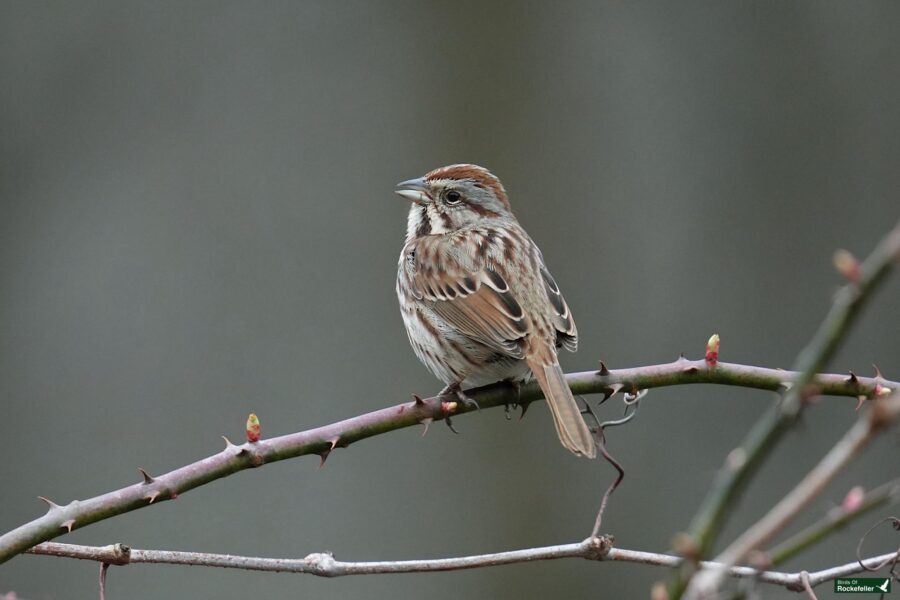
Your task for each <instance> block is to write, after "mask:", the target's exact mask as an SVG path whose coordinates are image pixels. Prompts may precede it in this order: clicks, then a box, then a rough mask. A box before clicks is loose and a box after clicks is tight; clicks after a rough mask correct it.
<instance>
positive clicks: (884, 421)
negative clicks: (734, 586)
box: [687, 392, 900, 598]
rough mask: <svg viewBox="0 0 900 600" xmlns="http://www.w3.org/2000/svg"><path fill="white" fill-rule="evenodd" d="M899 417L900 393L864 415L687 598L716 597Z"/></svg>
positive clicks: (723, 555)
mask: <svg viewBox="0 0 900 600" xmlns="http://www.w3.org/2000/svg"><path fill="white" fill-rule="evenodd" d="M898 417H900V393H898V392H894V393H893V394H891V395H890V396H888V397H885V398H877V399H876V400H875V403H874V405H873V406H872V407H871V409H870V410H869V411H867V413H866V414H864V415H860V418H859V419H857V421H856V423H854V424H853V426H852V427H851V428H850V429H849V430H848V431H847V433H845V434H844V436H843V437H842V438H841V439H840V440H838V442H837V444H835V445H834V447H833V448H832V449H831V450H829V451H828V453H827V454H826V455H825V456H824V457H823V458H822V460H821V461H819V464H817V465H816V466H815V467H813V469H812V470H811V471H810V472H809V473H808V474H807V475H806V477H804V478H803V480H802V481H800V483H798V484H797V486H796V487H795V488H794V489H793V490H791V491H790V492H789V493H788V494H787V495H786V496H785V497H784V498H782V499H781V501H780V502H778V504H776V505H775V506H774V507H772V509H771V510H769V512H768V513H766V515H765V516H764V517H763V518H762V519H760V520H759V521H757V522H756V523H755V524H754V525H752V526H751V527H750V528H748V529H747V530H746V531H745V532H744V533H743V534H741V535H740V536H739V537H738V538H737V539H736V540H735V541H734V542H732V543H731V544H730V545H729V546H728V547H727V548H726V549H725V550H723V551H722V552H721V553H720V554H719V556H718V557H716V559H715V562H717V563H719V564H720V565H721V567H719V568H717V569H709V570H706V571H704V572H702V573H698V574H697V575H696V576H695V577H694V581H693V582H692V584H691V586H690V587H689V588H688V590H687V594H688V595H690V594H696V596H693V597H697V598H706V597H710V598H711V597H714V596H715V590H717V589H718V586H719V585H720V584H721V582H722V581H723V580H724V578H725V577H726V576H727V575H728V573H727V568H728V567H729V566H731V565H735V564H737V563H738V561H740V560H743V559H744V558H745V557H746V556H747V555H748V554H749V553H750V552H751V551H753V550H756V549H758V548H760V547H761V546H762V544H764V543H766V542H767V541H768V540H770V539H772V537H774V536H775V534H777V533H778V531H780V530H781V528H782V527H784V526H785V525H787V524H788V523H789V522H790V521H791V520H792V519H793V518H794V517H795V516H797V514H798V513H799V512H800V511H801V510H803V509H804V508H805V507H806V506H807V505H808V504H809V502H810V501H812V499H813V498H815V497H816V496H818V495H819V493H821V491H822V490H823V489H825V486H826V485H828V484H829V483H830V482H831V481H832V480H833V479H834V477H835V476H836V475H837V474H838V473H839V472H840V471H841V470H842V469H843V468H844V467H846V466H847V465H848V464H849V463H850V461H851V460H852V459H853V458H854V457H855V456H856V455H857V454H858V453H859V452H860V451H861V450H862V449H863V448H864V447H865V446H866V445H867V444H868V443H869V442H871V441H872V439H874V438H875V436H876V435H878V434H879V433H880V432H882V431H884V430H885V429H886V428H887V427H889V426H890V425H892V424H893V423H894V422H895V421H896V420H897V419H898Z"/></svg>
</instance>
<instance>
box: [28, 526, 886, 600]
mask: <svg viewBox="0 0 900 600" xmlns="http://www.w3.org/2000/svg"><path fill="white" fill-rule="evenodd" d="M28 553H29V554H38V555H44V556H57V557H64V558H77V559H83V560H93V561H97V562H101V563H105V564H109V565H128V564H138V563H151V564H168V565H186V566H195V567H221V568H225V569H243V570H248V571H270V572H277V573H306V574H310V575H317V576H319V577H343V576H346V575H375V574H387V573H390V574H397V573H432V572H436V571H458V570H462V569H478V568H483V567H496V566H500V565H511V564H516V563H524V562H534V561H538V560H558V559H562V558H583V559H587V560H594V561H600V562H611V561H612V562H630V563H638V564H644V565H655V566H660V567H677V566H678V565H679V564H681V562H682V560H683V559H682V558H681V557H678V556H672V555H669V554H657V553H654V552H641V551H638V550H625V549H621V548H614V547H612V540H611V539H610V538H606V537H600V538H588V539H586V540H584V541H583V542H580V543H577V544H561V545H558V546H543V547H540V548H528V549H525V550H512V551H509V552H496V553H494V554H477V555H474V556H460V557H456V558H436V559H425V560H398V561H371V562H352V561H351V562H348V561H341V560H337V559H335V558H334V556H333V555H331V554H330V553H315V554H310V555H309V556H307V557H306V558H300V559H294V558H262V557H257V556H236V555H233V554H208V553H205V552H176V551H170V550H138V549H136V548H129V547H128V546H125V545H123V544H112V545H109V546H78V545H75V544H59V543H56V542H46V543H43V544H39V545H38V546H35V547H34V548H32V549H30V550H28ZM895 555H896V553H895V552H894V553H888V554H883V555H881V556H873V557H872V558H867V559H865V560H864V561H863V565H865V566H867V567H871V566H873V565H878V564H882V563H884V562H885V561H887V560H890V559H891V558H893V557H894V556H895ZM700 566H701V568H703V569H715V568H719V567H721V565H720V564H718V563H714V562H702V563H701V565H700ZM864 570H865V569H864V567H863V566H861V565H860V564H859V562H858V561H855V560H854V561H853V562H850V563H847V564H845V565H840V566H837V567H832V568H829V569H824V570H822V571H816V572H813V573H808V578H809V584H810V585H811V586H816V585H818V584H820V583H822V582H824V581H829V580H831V579H834V578H835V577H843V576H847V575H853V574H854V573H861V572H863V571H864ZM803 573H805V571H801V572H798V573H782V572H778V571H758V570H756V569H751V568H750V567H732V568H731V569H729V570H728V574H729V575H730V576H731V577H738V578H753V579H754V580H757V581H760V582H762V583H769V584H774V585H781V586H784V587H786V588H788V589H789V590H792V591H800V590H802V589H803V581H802V574H803Z"/></svg>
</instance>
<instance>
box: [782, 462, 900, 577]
mask: <svg viewBox="0 0 900 600" xmlns="http://www.w3.org/2000/svg"><path fill="white" fill-rule="evenodd" d="M898 498H900V479H895V480H893V481H889V482H887V483H884V484H882V485H879V486H878V487H877V488H873V489H871V490H869V491H868V492H865V493H864V494H863V495H862V497H861V498H860V499H859V502H858V503H856V504H854V505H853V506H849V507H847V506H844V505H841V506H835V507H834V508H832V509H831V510H829V511H828V513H827V514H826V515H825V517H823V518H822V519H821V520H820V521H818V522H816V523H813V524H812V525H810V526H809V527H807V528H806V529H804V530H803V531H801V532H799V533H797V534H796V535H793V536H791V537H790V538H788V539H786V540H784V541H783V542H781V543H780V544H778V545H777V546H775V547H774V548H772V549H770V550H768V551H766V555H767V556H768V560H769V564H770V565H772V566H776V565H780V564H781V563H783V562H785V561H786V560H788V559H791V558H793V557H794V556H797V555H798V554H800V553H801V552H803V551H804V550H806V549H807V548H809V547H810V546H812V545H813V544H816V543H818V542H819V541H820V540H822V539H823V538H825V537H826V536H827V535H828V534H830V533H832V532H834V531H836V530H838V529H840V528H842V527H844V526H845V525H847V524H848V523H850V522H851V521H853V520H855V519H857V518H859V517H861V516H863V515H865V514H868V513H869V512H870V511H872V510H874V509H876V508H878V507H880V506H884V505H885V504H890V503H893V502H896V501H897V499H898Z"/></svg>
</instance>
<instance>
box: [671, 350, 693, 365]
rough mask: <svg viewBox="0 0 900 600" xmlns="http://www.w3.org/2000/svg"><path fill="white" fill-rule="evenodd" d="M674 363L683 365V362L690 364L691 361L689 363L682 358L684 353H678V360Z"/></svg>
mask: <svg viewBox="0 0 900 600" xmlns="http://www.w3.org/2000/svg"><path fill="white" fill-rule="evenodd" d="M675 362H676V363H685V362H691V361H689V360H688V359H687V358H686V357H685V356H684V352H679V353H678V360H676V361H675Z"/></svg>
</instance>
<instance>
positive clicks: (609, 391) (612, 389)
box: [600, 383, 625, 404]
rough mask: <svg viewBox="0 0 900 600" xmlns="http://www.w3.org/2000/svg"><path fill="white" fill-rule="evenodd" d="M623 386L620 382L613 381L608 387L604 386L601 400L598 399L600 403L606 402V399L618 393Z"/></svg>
mask: <svg viewBox="0 0 900 600" xmlns="http://www.w3.org/2000/svg"><path fill="white" fill-rule="evenodd" d="M623 387H625V386H624V385H622V384H621V383H614V384H612V385H611V386H609V387H608V388H604V390H603V400H601V401H600V404H603V403H604V402H606V401H607V400H609V399H610V398H612V397H613V396H615V395H616V394H618V393H619V392H620V391H621V390H622V388H623Z"/></svg>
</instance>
